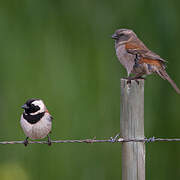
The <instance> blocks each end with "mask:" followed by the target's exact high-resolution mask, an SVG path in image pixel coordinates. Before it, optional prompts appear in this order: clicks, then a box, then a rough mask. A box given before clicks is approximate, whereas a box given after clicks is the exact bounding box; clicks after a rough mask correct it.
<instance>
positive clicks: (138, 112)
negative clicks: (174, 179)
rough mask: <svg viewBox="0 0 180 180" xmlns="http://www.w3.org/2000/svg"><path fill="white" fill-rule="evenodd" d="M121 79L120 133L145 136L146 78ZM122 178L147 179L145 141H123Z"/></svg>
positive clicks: (129, 179)
mask: <svg viewBox="0 0 180 180" xmlns="http://www.w3.org/2000/svg"><path fill="white" fill-rule="evenodd" d="M138 81H139V84H138V83H137V82H136V81H134V80H133V81H131V84H128V83H127V80H126V79H121V104H120V135H121V137H122V138H125V139H129V138H144V80H138ZM122 180H145V145H144V142H124V143H122Z"/></svg>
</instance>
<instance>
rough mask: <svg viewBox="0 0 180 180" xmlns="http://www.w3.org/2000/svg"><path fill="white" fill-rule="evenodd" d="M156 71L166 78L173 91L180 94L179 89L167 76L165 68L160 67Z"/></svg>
mask: <svg viewBox="0 0 180 180" xmlns="http://www.w3.org/2000/svg"><path fill="white" fill-rule="evenodd" d="M157 73H158V74H159V76H161V78H163V79H166V80H168V82H169V83H170V84H171V86H172V87H173V88H174V89H175V91H176V92H177V93H178V94H180V89H179V88H178V87H177V85H176V84H175V82H174V81H173V80H172V79H171V78H170V77H169V75H168V73H167V72H166V71H165V69H160V70H159V71H157Z"/></svg>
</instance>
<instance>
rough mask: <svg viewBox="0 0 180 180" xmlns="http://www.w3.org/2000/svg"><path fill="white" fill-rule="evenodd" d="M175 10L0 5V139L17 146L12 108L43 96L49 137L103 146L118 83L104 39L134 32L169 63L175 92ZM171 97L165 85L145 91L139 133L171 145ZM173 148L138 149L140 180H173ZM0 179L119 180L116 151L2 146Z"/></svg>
mask: <svg viewBox="0 0 180 180" xmlns="http://www.w3.org/2000/svg"><path fill="white" fill-rule="evenodd" d="M179 19H180V3H179V1H170V0H159V1H155V0H151V1H144V0H119V1H115V0H112V1H109V0H104V1H93V0H91V1H90V0H79V1H78V0H77V1H72V0H71V1H68V0H60V1H50V0H36V1H32V0H17V1H10V0H6V1H1V2H0V65H1V71H0V82H1V85H0V91H1V93H0V99H1V101H0V114H1V117H0V118H1V123H0V124H1V126H0V141H4V140H23V139H24V138H25V135H24V133H23V132H22V130H21V127H20V124H19V119H20V115H21V113H22V109H21V105H23V103H24V102H25V101H26V100H27V99H28V98H31V97H38V98H42V99H43V100H44V101H45V103H46V105H47V107H48V109H49V111H50V112H51V114H52V115H53V117H54V120H53V133H52V135H51V137H52V139H80V138H93V137H94V136H96V137H97V139H100V138H109V137H110V136H114V135H115V134H116V133H118V132H119V129H120V128H119V126H120V123H119V116H120V115H119V111H120V110H119V109H120V78H121V77H124V76H126V72H125V70H124V69H123V68H122V66H121V65H120V63H119V61H118V60H117V58H116V55H115V50H114V42H113V40H112V39H111V35H112V34H113V33H114V31H115V30H116V29H118V28H130V29H133V30H134V31H135V32H136V33H137V34H138V36H139V37H140V38H141V39H142V40H143V41H144V43H145V44H146V45H147V46H148V47H149V48H150V49H152V50H153V51H155V52H156V53H158V54H159V55H161V57H162V58H164V59H166V60H168V61H169V63H168V69H167V71H168V73H169V74H170V76H171V77H172V79H174V80H175V82H176V83H177V84H178V85H179V86H180V71H179V68H180V55H179V52H180V47H179V41H180V35H179V30H180V21H179ZM179 109H180V96H179V95H177V94H176V93H175V91H174V90H173V89H172V87H171V86H170V85H169V84H168V82H166V81H163V80H162V79H160V78H159V77H158V76H156V75H154V76H150V77H148V78H147V81H146V83H145V135H146V136H147V137H151V136H155V137H169V138H173V137H180V130H179V129H180V117H179V116H180V111H179ZM179 152H180V144H179V143H178V142H177V143H175V142H174V143H150V144H147V145H146V177H147V179H158V180H169V179H174V180H176V179H179V177H180V171H179V169H180V155H179ZM0 154H1V155H0V179H1V180H12V179H13V180H15V179H18V180H21V179H22V180H32V179H44V180H45V179H50V178H53V179H65V180H71V179H74V180H76V179H77V180H91V179H93V180H99V179H103V180H109V179H110V178H111V179H112V178H113V179H121V145H119V144H53V145H52V147H48V146H47V145H37V144H34V145H29V146H28V147H27V148H25V147H24V146H23V145H4V146H3V145H1V147H0Z"/></svg>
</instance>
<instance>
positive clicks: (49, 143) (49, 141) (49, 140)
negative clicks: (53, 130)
mask: <svg viewBox="0 0 180 180" xmlns="http://www.w3.org/2000/svg"><path fill="white" fill-rule="evenodd" d="M47 137H48V141H47V143H48V145H49V146H51V144H52V142H51V138H50V136H49V135H47Z"/></svg>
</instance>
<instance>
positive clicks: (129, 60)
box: [116, 44, 135, 76]
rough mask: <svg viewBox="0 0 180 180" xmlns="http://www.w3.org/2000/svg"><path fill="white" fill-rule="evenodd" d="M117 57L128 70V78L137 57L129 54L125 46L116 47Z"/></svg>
mask: <svg viewBox="0 0 180 180" xmlns="http://www.w3.org/2000/svg"><path fill="white" fill-rule="evenodd" d="M116 55H117V57H118V59H119V61H120V63H121V64H122V65H123V66H124V67H125V69H126V70H127V73H128V76H129V75H130V73H131V71H132V69H133V66H134V64H135V61H134V60H135V55H132V54H130V53H128V52H127V51H126V49H125V45H124V44H122V45H120V46H117V47H116Z"/></svg>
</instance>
